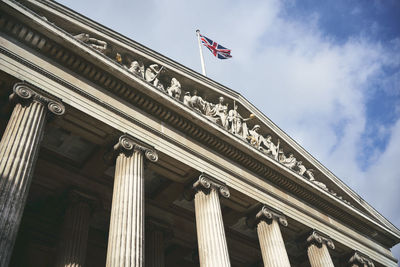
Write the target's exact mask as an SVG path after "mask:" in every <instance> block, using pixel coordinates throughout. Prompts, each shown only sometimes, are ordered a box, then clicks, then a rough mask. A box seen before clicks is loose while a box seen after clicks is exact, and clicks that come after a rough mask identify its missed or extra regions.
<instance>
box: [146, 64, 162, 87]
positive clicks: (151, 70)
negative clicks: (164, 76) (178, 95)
mask: <svg viewBox="0 0 400 267" xmlns="http://www.w3.org/2000/svg"><path fill="white" fill-rule="evenodd" d="M163 69H164V67H163V66H162V67H160V66H158V65H157V64H152V65H150V66H149V67H148V68H147V69H146V72H145V75H144V77H145V79H146V81H147V82H149V83H152V84H153V85H154V86H155V87H157V88H158V89H163V88H164V86H163V85H160V84H161V83H160V80H159V78H158V77H159V76H160V74H161V71H162V70H163Z"/></svg>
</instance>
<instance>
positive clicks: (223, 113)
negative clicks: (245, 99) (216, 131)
mask: <svg viewBox="0 0 400 267" xmlns="http://www.w3.org/2000/svg"><path fill="white" fill-rule="evenodd" d="M218 100H219V102H218V104H216V105H215V107H214V111H215V113H214V115H213V116H214V117H215V118H217V122H220V123H221V125H222V127H224V128H225V129H228V120H227V118H228V104H224V97H223V96H220V97H219V99H218Z"/></svg>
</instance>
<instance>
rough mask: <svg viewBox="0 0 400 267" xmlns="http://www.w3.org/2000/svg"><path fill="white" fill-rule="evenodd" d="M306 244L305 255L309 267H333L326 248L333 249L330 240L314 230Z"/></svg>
mask: <svg viewBox="0 0 400 267" xmlns="http://www.w3.org/2000/svg"><path fill="white" fill-rule="evenodd" d="M307 243H308V249H307V254H308V259H309V260H310V264H311V267H334V265H333V262H332V259H331V256H330V255H329V251H328V247H329V248H331V249H335V245H334V244H333V242H332V240H331V239H329V238H327V237H324V236H322V235H321V234H320V233H319V232H317V231H315V230H314V231H313V232H312V233H311V235H310V236H309V237H308V238H307Z"/></svg>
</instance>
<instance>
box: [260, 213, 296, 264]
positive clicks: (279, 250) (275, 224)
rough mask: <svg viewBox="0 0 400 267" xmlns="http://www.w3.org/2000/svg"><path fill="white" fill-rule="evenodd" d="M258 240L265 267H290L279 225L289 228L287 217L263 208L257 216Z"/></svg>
mask: <svg viewBox="0 0 400 267" xmlns="http://www.w3.org/2000/svg"><path fill="white" fill-rule="evenodd" d="M255 224H256V225H257V233H258V240H259V242H260V248H261V253H262V258H263V262H264V266H266V267H290V262H289V257H288V254H287V252H286V248H285V243H284V242H283V238H282V233H281V229H280V228H279V224H281V225H282V226H285V227H286V226H287V225H288V223H287V220H286V218H285V216H283V215H281V214H279V213H277V212H274V211H272V210H270V209H268V208H267V207H266V206H263V207H262V208H261V210H260V211H259V212H258V213H257V215H256V221H255Z"/></svg>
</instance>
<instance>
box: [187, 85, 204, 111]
mask: <svg viewBox="0 0 400 267" xmlns="http://www.w3.org/2000/svg"><path fill="white" fill-rule="evenodd" d="M197 93H198V92H197V90H193V92H192V94H193V95H192V96H191V97H190V100H189V105H188V106H189V107H191V108H194V109H195V110H196V111H198V112H200V113H202V112H203V111H204V107H205V105H206V102H205V101H204V100H203V98H202V97H201V96H198V95H197Z"/></svg>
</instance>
